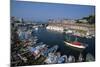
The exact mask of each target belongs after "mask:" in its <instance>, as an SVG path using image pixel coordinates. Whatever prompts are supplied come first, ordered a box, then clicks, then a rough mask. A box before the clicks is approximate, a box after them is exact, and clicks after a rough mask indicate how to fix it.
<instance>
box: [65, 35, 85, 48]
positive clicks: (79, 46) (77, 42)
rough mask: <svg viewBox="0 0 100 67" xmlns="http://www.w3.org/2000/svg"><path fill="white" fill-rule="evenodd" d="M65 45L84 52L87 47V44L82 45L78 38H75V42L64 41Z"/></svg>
mask: <svg viewBox="0 0 100 67" xmlns="http://www.w3.org/2000/svg"><path fill="white" fill-rule="evenodd" d="M69 39H70V38H69ZM64 43H65V45H67V46H70V47H72V48H75V49H78V50H83V49H85V48H86V47H87V44H84V43H81V42H79V41H78V40H77V36H76V37H75V41H71V40H68V41H64Z"/></svg>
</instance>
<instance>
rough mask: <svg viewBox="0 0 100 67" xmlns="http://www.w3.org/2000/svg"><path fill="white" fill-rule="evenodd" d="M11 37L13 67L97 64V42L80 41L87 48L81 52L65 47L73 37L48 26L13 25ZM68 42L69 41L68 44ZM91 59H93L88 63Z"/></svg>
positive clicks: (86, 39) (83, 39) (87, 39)
mask: <svg viewBox="0 0 100 67" xmlns="http://www.w3.org/2000/svg"><path fill="white" fill-rule="evenodd" d="M12 27H13V28H12V37H11V40H12V41H11V65H12V66H23V65H41V64H59V63H74V62H86V61H87V62H88V61H94V60H95V59H94V58H95V52H93V51H95V49H93V47H94V44H95V42H94V41H95V40H94V39H95V38H94V37H93V38H85V37H78V38H79V40H80V42H83V43H86V44H88V47H86V49H84V50H82V51H80V50H76V49H73V48H72V47H68V46H66V44H65V43H64V41H66V40H67V39H68V37H69V35H70V37H71V41H74V38H75V36H74V35H72V34H65V33H60V32H55V31H50V30H48V29H47V28H46V27H45V26H41V25H29V24H25V23H21V24H19V25H18V24H17V25H13V23H12ZM67 41H68V40H67ZM88 55H90V56H91V58H90V59H89V57H88Z"/></svg>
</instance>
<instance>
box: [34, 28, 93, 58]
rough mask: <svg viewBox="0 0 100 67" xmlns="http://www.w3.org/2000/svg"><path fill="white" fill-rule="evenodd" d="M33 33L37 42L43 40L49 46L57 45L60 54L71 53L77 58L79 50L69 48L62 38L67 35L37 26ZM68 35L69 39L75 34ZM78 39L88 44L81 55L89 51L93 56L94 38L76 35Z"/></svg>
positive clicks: (64, 38) (84, 55) (72, 38)
mask: <svg viewBox="0 0 100 67" xmlns="http://www.w3.org/2000/svg"><path fill="white" fill-rule="evenodd" d="M34 35H35V36H37V37H38V42H43V43H45V44H47V45H49V46H50V47H52V46H54V45H58V46H59V49H58V52H60V53H61V54H62V55H63V54H65V55H67V56H69V55H73V56H75V58H76V59H78V57H79V54H80V51H77V50H74V49H71V48H69V47H68V46H66V45H65V43H64V40H66V38H67V37H68V35H66V34H63V33H60V32H57V31H51V30H47V29H46V28H39V29H38V30H36V31H35V32H34V33H33V36H34ZM70 37H71V38H70V39H71V40H74V38H75V36H72V35H71V36H70ZM78 40H79V41H80V42H82V43H86V44H87V45H88V47H87V48H86V49H85V50H83V51H82V52H81V53H82V55H83V57H84V58H85V57H86V54H87V53H90V54H92V56H93V57H94V58H95V38H85V37H78Z"/></svg>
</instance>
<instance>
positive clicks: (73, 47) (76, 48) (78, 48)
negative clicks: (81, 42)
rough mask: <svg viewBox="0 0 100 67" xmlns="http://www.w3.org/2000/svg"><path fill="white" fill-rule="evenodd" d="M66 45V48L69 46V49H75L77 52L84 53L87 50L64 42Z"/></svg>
mask: <svg viewBox="0 0 100 67" xmlns="http://www.w3.org/2000/svg"><path fill="white" fill-rule="evenodd" d="M64 43H65V45H66V46H68V47H69V48H71V49H74V50H76V51H80V52H81V51H83V50H84V49H85V47H84V46H75V45H73V44H71V43H69V42H66V41H64Z"/></svg>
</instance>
